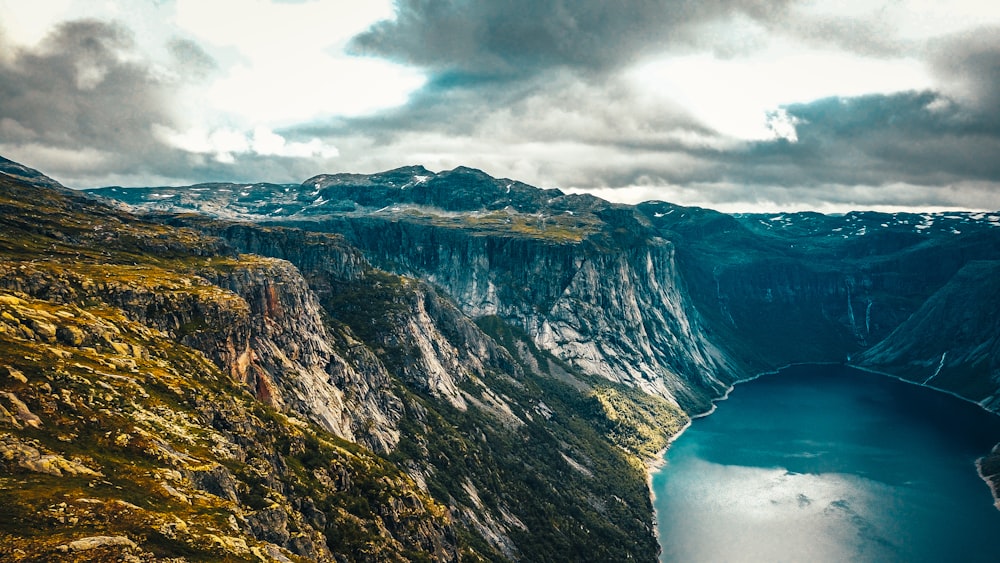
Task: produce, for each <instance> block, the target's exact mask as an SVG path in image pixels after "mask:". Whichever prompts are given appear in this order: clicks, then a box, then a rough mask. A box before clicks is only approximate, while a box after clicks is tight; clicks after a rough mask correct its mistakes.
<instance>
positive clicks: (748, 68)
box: [0, 0, 1000, 212]
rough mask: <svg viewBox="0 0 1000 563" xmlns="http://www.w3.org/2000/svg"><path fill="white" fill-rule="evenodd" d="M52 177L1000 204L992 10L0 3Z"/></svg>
mask: <svg viewBox="0 0 1000 563" xmlns="http://www.w3.org/2000/svg"><path fill="white" fill-rule="evenodd" d="M0 155H2V156H4V157H6V158H9V159H12V160H16V161H18V162H21V163H23V164H26V165H28V166H31V167H34V168H37V169H39V170H41V171H42V172H44V173H46V174H48V175H49V176H52V177H53V178H55V179H57V180H59V181H60V182H62V183H63V184H64V185H67V186H70V187H77V188H84V187H97V186H108V185H124V186H151V185H184V184H192V183H197V182H207V181H235V182H253V181H270V182H281V183H284V182H301V181H303V180H305V179H307V178H309V177H311V176H313V175H316V174H320V173H336V172H355V173H372V172H378V171H382V170H388V169H392V168H397V167H400V166H407V165H416V164H421V165H424V166H426V167H427V168H429V169H431V170H434V171H441V170H448V169H452V168H455V167H457V166H470V167H473V168H479V169H482V170H484V171H485V172H487V173H489V174H491V175H493V176H496V177H506V178H512V179H516V180H520V181H523V182H526V183H528V184H532V185H535V186H538V187H543V188H560V189H562V190H564V191H567V192H589V193H593V194H595V195H598V196H600V197H603V198H605V199H608V200H612V201H618V202H625V203H636V202H639V201H645V200H663V201H669V202H672V203H677V204H681V205H697V206H702V207H710V208H714V209H718V210H721V211H728V212H745V211H796V210H816V211H823V212H844V211H848V210H853V209H874V210H885V211H893V210H942V209H970V210H997V209H1000V2H996V1H992V0H951V1H944V0H941V1H936V0H847V1H841V2H829V1H819V0H774V1H767V0H617V1H610V0H549V1H545V0H396V1H394V2H393V1H391V0H364V1H362V0H129V1H123V0H122V1H105V0H32V1H30V2H28V1H25V0H0Z"/></svg>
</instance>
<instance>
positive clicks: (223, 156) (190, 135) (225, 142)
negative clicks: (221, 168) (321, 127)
mask: <svg viewBox="0 0 1000 563" xmlns="http://www.w3.org/2000/svg"><path fill="white" fill-rule="evenodd" d="M153 132H154V134H155V135H156V136H157V137H159V138H160V139H161V140H162V141H164V142H166V143H167V144H169V145H171V146H173V147H176V148H179V149H181V150H184V151H187V152H189V153H194V154H203V155H210V156H212V157H213V158H214V159H215V160H216V161H217V162H220V163H223V164H232V163H234V162H236V159H237V157H238V156H241V155H257V156H279V157H289V158H322V159H330V158H334V157H336V156H338V155H339V154H340V151H338V150H337V147H335V146H333V145H330V144H328V143H325V142H323V141H322V140H321V139H318V138H312V139H310V140H308V141H305V142H301V141H293V142H289V141H288V140H287V139H285V138H284V137H282V136H281V135H279V134H277V133H275V132H274V131H272V130H270V129H268V128H266V127H257V128H256V129H254V130H253V131H252V132H242V131H238V130H235V129H229V128H220V129H214V130H207V129H204V128H197V127H196V128H192V129H188V130H186V131H174V130H173V129H170V128H169V127H164V126H162V125H158V126H154V127H153Z"/></svg>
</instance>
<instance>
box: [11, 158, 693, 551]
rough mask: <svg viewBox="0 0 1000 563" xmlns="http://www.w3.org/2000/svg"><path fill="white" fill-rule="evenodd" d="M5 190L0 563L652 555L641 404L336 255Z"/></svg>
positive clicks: (294, 242) (675, 421)
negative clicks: (5, 511) (6, 562)
mask: <svg viewBox="0 0 1000 563" xmlns="http://www.w3.org/2000/svg"><path fill="white" fill-rule="evenodd" d="M18 172H19V174H18V175H17V177H16V178H15V177H13V176H0V189H2V192H0V208H2V209H0V211H2V212H3V214H2V219H0V220H2V221H3V228H2V229H0V254H2V256H3V261H2V262H0V288H2V289H0V292H2V295H0V305H2V307H3V310H2V312H0V317H2V319H3V323H4V324H3V325H0V370H4V371H3V374H0V375H4V374H6V375H7V378H6V379H3V378H0V379H2V381H0V391H2V393H3V394H2V395H0V406H2V407H3V410H2V411H0V436H2V440H3V444H4V446H3V455H2V458H0V466H2V468H3V470H2V478H3V479H5V480H6V483H8V485H9V486H5V487H3V488H2V490H3V491H4V493H3V494H4V498H3V502H4V503H5V504H6V505H7V506H10V507H11V510H10V514H11V517H10V518H9V519H5V520H4V524H3V527H2V529H0V554H2V555H3V556H4V558H5V559H6V558H8V557H9V558H11V559H12V560H118V559H121V558H130V557H131V558H133V559H134V558H138V559H139V560H162V559H171V558H183V559H185V560H220V559H226V558H228V559H229V560H243V559H252V558H256V559H264V560H278V561H283V560H286V559H289V560H317V561H324V560H380V561H382V560H430V559H433V560H456V559H464V560H483V559H486V560H503V559H511V560H554V559H558V558H562V557H566V556H567V554H568V556H570V557H575V558H578V559H596V560H608V561H620V560H628V559H638V560H644V561H652V560H654V559H655V557H656V553H657V551H658V546H657V544H656V540H655V537H654V535H653V528H652V522H651V505H650V501H649V496H648V491H647V489H646V486H645V472H644V465H643V463H642V460H643V459H645V458H646V457H647V456H649V455H651V454H652V453H653V452H655V451H656V450H658V449H659V448H662V446H663V445H664V444H665V440H666V438H667V437H668V436H669V435H670V434H671V433H673V432H675V431H676V429H677V428H679V427H680V425H682V424H683V423H684V421H685V420H686V416H685V415H684V413H683V412H681V411H680V410H679V409H678V408H677V407H676V406H675V405H673V404H672V403H671V402H670V401H668V400H667V399H665V398H662V397H660V398H656V397H653V396H650V395H646V394H644V393H641V392H638V391H636V390H635V389H633V388H631V387H629V386H625V385H621V384H617V383H614V382H611V381H607V380H604V379H602V378H595V377H592V376H588V374H586V373H582V372H579V371H578V370H576V369H575V368H574V367H573V366H571V365H568V364H565V363H563V362H561V361H560V360H559V359H558V358H556V357H554V356H552V355H549V354H547V353H545V352H544V351H543V350H539V349H537V348H535V347H534V346H533V344H532V342H531V339H529V338H528V337H527V336H526V335H525V334H524V333H523V331H521V332H519V331H517V330H514V329H512V328H511V327H510V326H509V325H508V324H506V323H505V322H503V321H502V320H501V319H499V318H498V317H490V318H484V319H480V323H479V324H476V323H473V322H472V320H471V319H470V318H469V317H468V316H467V315H465V314H463V313H462V312H461V311H460V310H459V309H458V308H456V307H455V306H454V305H452V303H451V301H450V300H449V299H447V298H446V297H444V296H442V295H441V294H440V293H439V292H438V290H436V289H435V288H434V287H432V286H431V285H428V284H427V283H425V282H421V281H419V280H415V279H412V278H404V277H400V276H398V275H394V274H390V273H387V272H384V271H379V270H377V269H375V268H373V267H372V266H371V265H370V264H369V263H368V261H367V260H366V259H365V258H364V257H363V256H362V254H361V253H360V252H359V251H358V250H356V249H353V248H351V247H350V246H349V245H348V244H347V243H346V242H345V240H344V239H343V238H342V237H339V236H336V235H329V234H322V233H309V232H305V231H301V230H295V229H287V228H272V227H257V226H254V225H246V224H244V225H237V224H229V223H220V222H213V221H206V220H205V219H203V218H197V217H173V218H171V219H170V221H171V222H173V223H175V225H168V224H166V221H160V222H149V221H146V220H141V219H137V218H136V217H134V216H131V215H129V214H128V213H125V212H122V211H120V210H117V209H115V208H112V207H109V206H107V205H105V204H102V203H99V202H96V201H94V200H92V199H90V198H87V197H83V196H81V195H79V194H77V193H73V192H70V191H68V190H64V189H58V188H57V189H52V188H48V187H45V186H44V185H42V183H29V182H26V181H24V179H28V180H30V179H31V177H32V176H31V175H29V174H24V173H22V172H23V170H22V169H18ZM35 174H37V173H35ZM39 176H40V175H39ZM181 223H183V224H187V225H190V226H191V227H195V229H192V228H186V227H183V226H177V225H179V224H181ZM261 254H267V255H270V256H268V257H264V256H261ZM39 382H43V383H41V384H39ZM133 516H134V517H133Z"/></svg>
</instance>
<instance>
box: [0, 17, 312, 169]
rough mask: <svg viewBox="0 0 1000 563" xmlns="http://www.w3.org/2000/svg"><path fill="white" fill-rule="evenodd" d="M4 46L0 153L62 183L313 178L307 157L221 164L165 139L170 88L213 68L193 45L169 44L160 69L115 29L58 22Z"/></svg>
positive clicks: (172, 125)
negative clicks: (35, 39)
mask: <svg viewBox="0 0 1000 563" xmlns="http://www.w3.org/2000/svg"><path fill="white" fill-rule="evenodd" d="M2 41H3V38H2V36H0V48H2V49H5V50H6V51H7V52H8V56H7V57H6V58H0V153H2V154H3V156H6V157H8V158H13V159H15V160H19V161H22V162H23V163H24V164H27V165H30V166H32V167H35V168H39V169H41V170H44V171H45V172H46V173H47V174H50V175H52V176H54V177H56V178H57V179H59V180H60V181H62V182H63V183H64V184H66V185H70V186H79V187H87V186H94V185H101V184H109V183H152V182H172V183H176V182H189V181H208V180H234V181H244V180H246V181H253V180H281V181H288V180H292V179H295V178H305V177H308V176H311V175H313V174H315V173H316V162H315V161H314V160H310V159H295V158H286V157H280V156H273V155H269V156H260V155H255V154H253V153H247V154H240V155H238V158H237V162H235V163H224V162H219V161H218V160H216V159H214V158H213V157H212V156H211V155H205V154H197V153H191V152H187V151H184V150H181V149H179V148H176V147H174V146H171V145H170V144H169V143H168V142H167V141H166V140H165V139H164V138H163V135H162V130H163V128H168V129H176V128H178V122H179V121H180V120H179V119H178V118H179V116H177V115H176V114H175V113H174V111H175V110H173V109H172V107H173V106H172V104H173V98H174V97H175V96H176V95H177V91H178V87H179V86H180V85H181V84H184V83H191V82H192V81H197V80H198V79H200V78H202V77H204V76H206V75H208V74H210V73H211V72H213V71H214V69H215V68H216V65H215V62H214V61H213V60H212V58H211V57H210V56H209V55H207V54H206V53H205V52H204V50H202V49H201V48H200V47H199V46H198V45H197V44H195V43H193V42H191V41H188V40H185V39H174V40H172V41H171V42H170V43H169V44H168V45H167V50H168V52H169V53H170V54H171V56H172V57H173V59H174V60H173V65H172V66H171V67H170V68H168V69H167V70H168V71H169V72H166V73H164V72H163V69H154V67H153V66H152V64H151V63H149V62H146V61H144V60H143V59H142V58H140V57H138V56H136V55H137V51H136V45H135V41H134V36H133V35H132V33H131V31H130V30H128V29H127V28H125V27H123V26H121V25H118V24H113V23H107V22H101V21H94V20H81V21H71V22H67V23H63V24H61V25H59V26H58V27H56V28H55V29H54V30H53V31H52V32H51V33H50V34H49V35H48V36H47V37H46V38H45V39H44V40H43V41H42V42H41V43H40V44H39V45H38V46H37V47H35V48H32V49H11V48H9V47H8V46H6V45H4V44H2ZM158 131H161V134H158Z"/></svg>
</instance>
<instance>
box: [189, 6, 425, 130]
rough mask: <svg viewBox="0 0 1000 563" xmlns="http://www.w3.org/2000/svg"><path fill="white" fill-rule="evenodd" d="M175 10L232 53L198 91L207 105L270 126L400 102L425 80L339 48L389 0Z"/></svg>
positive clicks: (212, 44) (212, 46)
mask: <svg viewBox="0 0 1000 563" xmlns="http://www.w3.org/2000/svg"><path fill="white" fill-rule="evenodd" d="M176 14H177V15H176V23H177V25H178V27H180V28H181V29H182V30H184V31H185V32H187V33H190V34H192V35H194V36H195V37H197V38H198V40H199V41H200V42H201V43H202V44H204V45H206V46H208V47H209V51H210V52H213V53H218V55H217V56H219V57H220V58H229V59H232V60H231V61H229V65H228V66H227V68H226V69H225V70H224V71H223V73H222V76H220V77H218V78H217V79H216V80H215V81H214V83H213V84H212V85H211V86H210V87H209V88H208V90H207V92H204V94H205V97H204V98H203V100H206V101H207V102H208V103H209V104H210V105H211V106H212V107H211V109H212V110H213V111H214V112H223V113H230V114H235V115H237V116H241V117H244V118H249V119H252V120H253V121H254V122H264V123H268V124H270V125H273V126H277V125H287V124H290V123H294V122H298V121H305V120H309V119H314V118H318V117H325V116H333V115H337V116H355V115H362V114H366V113H370V112H373V111H376V110H379V109H385V108H389V107H394V106H398V105H400V104H402V103H404V102H405V101H406V100H407V98H408V96H409V94H410V93H411V92H413V91H414V90H416V89H417V88H419V87H420V86H422V85H423V83H424V81H425V79H424V77H423V76H422V75H421V74H420V73H419V72H417V71H416V70H414V69H409V68H406V67H403V66H401V65H397V64H393V63H390V62H387V61H384V60H379V59H372V58H360V57H352V56H349V55H347V54H346V53H344V52H343V48H344V45H345V44H346V42H347V41H348V39H350V38H351V37H352V36H354V35H356V34H357V33H359V32H361V31H362V30H364V29H365V28H367V27H368V26H369V25H371V24H372V23H374V22H375V21H378V20H380V19H385V18H388V17H391V16H392V4H391V2H389V1H388V0H381V1H366V2H356V1H353V0H339V1H324V2H305V3H301V4H275V3H271V2H267V1H264V0H217V1H213V2H204V1H202V0H178V2H177V7H176ZM220 22H222V23H220Z"/></svg>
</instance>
